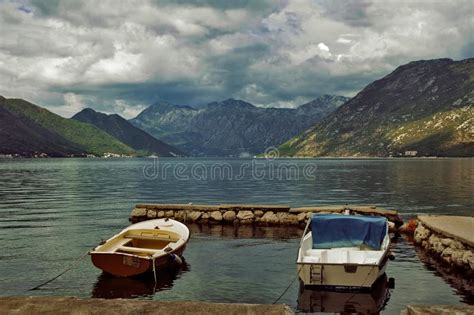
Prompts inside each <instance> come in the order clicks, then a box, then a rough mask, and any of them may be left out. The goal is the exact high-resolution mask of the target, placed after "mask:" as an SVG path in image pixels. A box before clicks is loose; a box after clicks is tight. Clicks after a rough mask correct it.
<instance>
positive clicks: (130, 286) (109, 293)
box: [92, 260, 189, 299]
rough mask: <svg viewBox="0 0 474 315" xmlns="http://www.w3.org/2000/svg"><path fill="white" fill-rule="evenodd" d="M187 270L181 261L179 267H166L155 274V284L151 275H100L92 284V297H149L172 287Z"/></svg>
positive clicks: (186, 266)
mask: <svg viewBox="0 0 474 315" xmlns="http://www.w3.org/2000/svg"><path fill="white" fill-rule="evenodd" d="M188 270H189V264H187V263H186V261H184V260H183V264H182V265H181V266H180V267H179V266H178V265H175V267H168V268H166V269H164V270H161V271H158V272H157V273H156V283H155V279H154V276H153V274H152V273H145V274H141V275H139V276H134V277H115V276H113V275H110V274H108V273H105V272H104V273H102V274H100V275H99V277H97V282H96V283H95V284H94V289H93V291H92V297H94V298H103V299H116V298H133V297H139V296H141V297H144V296H151V295H153V294H155V292H158V291H162V290H168V289H170V288H171V287H173V283H174V281H175V280H176V279H178V278H180V277H181V276H182V274H183V273H185V272H187V271H188Z"/></svg>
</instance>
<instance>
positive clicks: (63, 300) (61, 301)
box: [0, 296, 294, 315]
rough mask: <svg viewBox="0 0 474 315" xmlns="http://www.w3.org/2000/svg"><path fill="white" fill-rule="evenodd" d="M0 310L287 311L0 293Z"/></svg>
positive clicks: (286, 312)
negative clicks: (21, 295) (6, 294)
mask: <svg viewBox="0 0 474 315" xmlns="http://www.w3.org/2000/svg"><path fill="white" fill-rule="evenodd" d="M0 314H101V315H105V314H124V315H127V314H203V315H204V314H206V315H207V314H228V315H234V314H235V315H237V314H255V315H259V314H262V315H263V314H265V315H266V314H269V315H290V314H294V313H293V311H292V310H291V309H290V308H289V307H288V306H286V305H283V304H276V305H264V304H243V303H239V304H237V303H236V304H232V303H205V302H187V301H143V300H125V299H113V300H106V299H80V298H76V297H38V296H36V297H33V296H27V297H0Z"/></svg>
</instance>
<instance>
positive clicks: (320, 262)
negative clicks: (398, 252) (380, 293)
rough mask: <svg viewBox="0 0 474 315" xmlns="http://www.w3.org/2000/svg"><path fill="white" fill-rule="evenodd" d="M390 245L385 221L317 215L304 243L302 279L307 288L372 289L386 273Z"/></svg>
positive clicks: (300, 255) (299, 266)
mask: <svg viewBox="0 0 474 315" xmlns="http://www.w3.org/2000/svg"><path fill="white" fill-rule="evenodd" d="M389 245H390V237H389V234H388V224H387V220H386V218H384V217H377V216H361V215H343V214H321V215H313V216H312V217H311V218H310V219H309V220H308V223H307V225H306V228H305V231H304V233H303V237H302V239H301V242H300V248H299V251H298V259H297V261H296V264H297V272H298V276H299V278H300V280H301V281H302V283H303V284H304V285H305V286H321V287H332V288H341V289H364V288H365V289H367V288H371V287H372V285H373V284H374V283H375V281H376V280H377V279H378V278H379V277H380V276H382V275H383V274H384V273H385V267H386V264H387V260H388V259H389V257H391V254H390V251H389Z"/></svg>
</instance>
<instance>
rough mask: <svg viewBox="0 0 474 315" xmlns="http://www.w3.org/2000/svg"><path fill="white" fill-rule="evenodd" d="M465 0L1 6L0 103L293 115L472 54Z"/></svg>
mask: <svg viewBox="0 0 474 315" xmlns="http://www.w3.org/2000/svg"><path fill="white" fill-rule="evenodd" d="M473 33H474V2H473V1H471V0H467V1H461V0H459V1H437V2H430V1H420V2H416V1H395V2H388V1H333V0H327V1H325V0H321V1H316V0H301V1H238V0H232V1H231V0H229V1H224V0H223V1H218V0H215V1H206V0H201V1H200V0H196V1H155V0H148V1H146V0H144V1H116V0H110V1H107V0H105V1H104V0H100V1H98V0H93V1H61V0H51V1H42V0H37V1H33V0H32V1H3V0H0V95H4V96H6V97H21V98H25V99H27V100H29V101H31V102H33V103H36V104H38V105H41V106H45V107H47V108H49V109H51V110H53V111H54V112H56V113H59V114H61V115H63V116H66V117H69V116H71V115H72V114H74V113H75V112H77V111H79V110H81V109H82V108H84V107H93V108H95V109H97V110H100V111H104V112H109V113H112V112H115V113H119V114H121V115H123V116H125V117H127V118H131V117H133V116H134V115H136V114H137V113H138V112H139V111H141V110H142V109H144V108H145V107H146V106H148V105H150V104H152V103H154V102H156V101H168V102H171V103H176V104H191V105H194V104H204V103H207V102H210V101H214V100H223V99H227V98H230V97H232V98H238V99H243V100H246V101H248V102H251V103H253V104H255V105H261V106H279V107H281V106H284V107H292V106H297V105H300V104H302V103H304V102H306V101H308V100H311V99H313V98H315V97H317V96H318V95H320V94H339V95H345V96H353V95H354V94H355V93H357V92H358V91H360V89H362V88H363V87H364V86H365V85H367V84H368V83H370V82H371V81H373V80H375V79H378V78H380V77H382V76H384V75H386V74H388V73H389V72H391V71H393V70H394V69H395V68H396V67H397V66H399V65H401V64H404V63H407V62H409V61H412V60H419V59H433V58H441V57H448V58H452V59H464V58H468V57H473V56H474V38H473V36H474V35H473Z"/></svg>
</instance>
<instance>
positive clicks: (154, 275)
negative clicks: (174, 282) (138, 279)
mask: <svg viewBox="0 0 474 315" xmlns="http://www.w3.org/2000/svg"><path fill="white" fill-rule="evenodd" d="M155 258H156V257H155V256H152V257H151V263H152V264H153V277H154V278H155V285H156V283H157V281H156V266H155Z"/></svg>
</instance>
